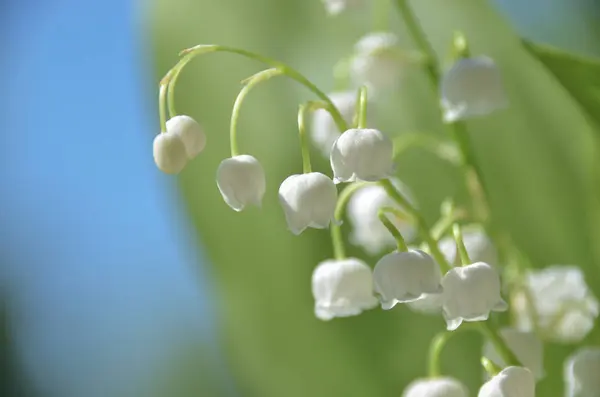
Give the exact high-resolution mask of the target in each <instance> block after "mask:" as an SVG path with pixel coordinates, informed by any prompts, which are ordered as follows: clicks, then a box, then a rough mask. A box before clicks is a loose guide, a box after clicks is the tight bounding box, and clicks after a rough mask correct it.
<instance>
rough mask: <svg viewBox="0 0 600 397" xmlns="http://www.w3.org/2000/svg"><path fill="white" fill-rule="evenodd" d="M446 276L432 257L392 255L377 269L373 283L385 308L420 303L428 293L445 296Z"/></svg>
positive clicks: (410, 253) (416, 252) (411, 253)
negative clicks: (442, 285)
mask: <svg viewBox="0 0 600 397" xmlns="http://www.w3.org/2000/svg"><path fill="white" fill-rule="evenodd" d="M441 280H442V274H441V272H440V267H439V265H438V264H437V263H436V262H435V261H434V260H433V258H432V257H431V256H429V255H428V254H426V253H425V252H423V251H420V250H410V251H407V252H392V253H390V254H387V255H385V256H384V257H382V258H381V259H380V260H379V261H378V262H377V264H376V265H375V270H374V271H373V282H374V286H375V292H376V293H377V294H379V296H380V300H381V308H382V309H384V310H389V309H391V308H393V307H394V306H395V305H396V304H397V303H405V302H412V301H415V300H418V299H419V298H421V297H422V296H423V294H425V293H430V294H431V293H441V292H442V287H441V285H440V282H441Z"/></svg>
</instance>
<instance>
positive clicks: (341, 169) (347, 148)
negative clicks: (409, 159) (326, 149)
mask: <svg viewBox="0 0 600 397" xmlns="http://www.w3.org/2000/svg"><path fill="white" fill-rule="evenodd" d="M393 152H394V149H393V145H392V141H391V140H390V139H389V138H388V137H387V136H386V135H385V134H384V133H382V132H381V131H379V130H375V129H370V128H352V129H349V130H347V131H346V132H344V133H343V134H342V135H341V136H340V137H339V138H338V139H337V140H336V141H335V143H334V144H333V148H332V149H331V156H330V161H331V168H332V169H333V173H334V178H333V180H334V182H335V183H340V182H353V181H356V180H363V181H378V180H380V179H385V178H387V177H389V176H390V175H391V174H392V171H393V165H394V160H393V155H394V153H393Z"/></svg>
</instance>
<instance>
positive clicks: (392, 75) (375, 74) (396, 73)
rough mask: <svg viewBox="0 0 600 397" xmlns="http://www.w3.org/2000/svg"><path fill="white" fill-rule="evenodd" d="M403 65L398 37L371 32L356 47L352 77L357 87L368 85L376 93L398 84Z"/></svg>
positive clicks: (351, 69)
mask: <svg viewBox="0 0 600 397" xmlns="http://www.w3.org/2000/svg"><path fill="white" fill-rule="evenodd" d="M402 68H403V64H402V61H401V58H400V56H399V47H398V37H397V36H396V35H395V34H394V33H390V32H371V33H369V34H367V35H365V36H363V37H362V38H360V40H359V41H358V42H357V43H356V44H355V46H354V56H353V57H352V59H351V62H350V75H351V78H352V81H353V82H354V84H356V85H357V86H359V85H363V84H366V85H367V86H369V87H370V88H372V89H373V90H375V91H378V90H381V89H389V88H393V87H394V86H396V85H397V84H398V81H399V79H400V76H401V71H402Z"/></svg>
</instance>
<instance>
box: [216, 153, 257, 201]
mask: <svg viewBox="0 0 600 397" xmlns="http://www.w3.org/2000/svg"><path fill="white" fill-rule="evenodd" d="M217 186H218V187H219V191H220V192H221V195H222V196H223V199H224V200H225V202H226V203H227V205H229V206H230V207H231V208H232V209H234V210H235V211H241V210H243V209H244V208H245V207H246V206H247V205H249V204H257V203H260V202H261V201H262V198H263V196H264V194H265V189H266V181H265V172H264V170H263V168H262V166H261V165H260V163H259V162H258V160H257V159H256V158H254V157H252V156H250V155H247V154H242V155H239V156H235V157H231V158H228V159H225V160H223V161H222V162H221V164H219V167H218V169H217ZM259 206H260V205H259Z"/></svg>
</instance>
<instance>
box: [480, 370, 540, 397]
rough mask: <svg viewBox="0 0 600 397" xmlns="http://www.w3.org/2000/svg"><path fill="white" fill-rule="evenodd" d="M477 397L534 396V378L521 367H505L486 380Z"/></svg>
mask: <svg viewBox="0 0 600 397" xmlns="http://www.w3.org/2000/svg"><path fill="white" fill-rule="evenodd" d="M477 397H535V379H534V377H533V374H532V373H531V371H529V370H528V369H527V368H523V367H507V368H504V369H503V370H502V371H500V373H499V374H498V375H496V376H494V377H493V378H492V379H490V380H489V381H487V382H486V383H485V384H484V385H483V386H481V389H479V394H477Z"/></svg>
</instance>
